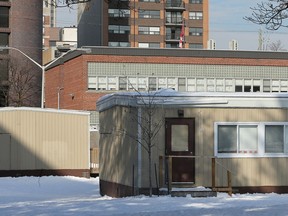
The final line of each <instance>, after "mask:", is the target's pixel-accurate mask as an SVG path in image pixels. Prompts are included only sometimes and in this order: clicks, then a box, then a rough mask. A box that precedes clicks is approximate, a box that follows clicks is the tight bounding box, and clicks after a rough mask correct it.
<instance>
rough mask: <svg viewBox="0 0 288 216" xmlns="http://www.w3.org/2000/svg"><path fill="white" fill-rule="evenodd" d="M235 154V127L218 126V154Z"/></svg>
mask: <svg viewBox="0 0 288 216" xmlns="http://www.w3.org/2000/svg"><path fill="white" fill-rule="evenodd" d="M236 152H237V127H236V125H219V126H218V153H236Z"/></svg>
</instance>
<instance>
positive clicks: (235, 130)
mask: <svg viewBox="0 0 288 216" xmlns="http://www.w3.org/2000/svg"><path fill="white" fill-rule="evenodd" d="M215 134H217V137H216V138H215V153H216V155H218V156H264V155H287V154H288V123H275V122H273V123H216V133H215Z"/></svg>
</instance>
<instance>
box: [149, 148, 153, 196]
mask: <svg viewBox="0 0 288 216" xmlns="http://www.w3.org/2000/svg"><path fill="white" fill-rule="evenodd" d="M148 157H149V196H150V197H152V161H151V146H149V152H148Z"/></svg>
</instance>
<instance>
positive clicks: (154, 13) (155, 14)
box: [139, 10, 160, 19]
mask: <svg viewBox="0 0 288 216" xmlns="http://www.w3.org/2000/svg"><path fill="white" fill-rule="evenodd" d="M139 18H145V19H160V10H139Z"/></svg>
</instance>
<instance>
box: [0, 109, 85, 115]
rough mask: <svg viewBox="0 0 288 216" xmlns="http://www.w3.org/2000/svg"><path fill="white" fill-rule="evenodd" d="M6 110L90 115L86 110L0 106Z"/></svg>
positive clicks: (1, 110) (3, 110) (0, 110)
mask: <svg viewBox="0 0 288 216" xmlns="http://www.w3.org/2000/svg"><path fill="white" fill-rule="evenodd" d="M7 111H34V112H50V113H63V114H77V115H90V112H88V111H82V110H64V109H61V110H58V109H52V108H44V109H43V108H38V107H3V108H0V112H7Z"/></svg>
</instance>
